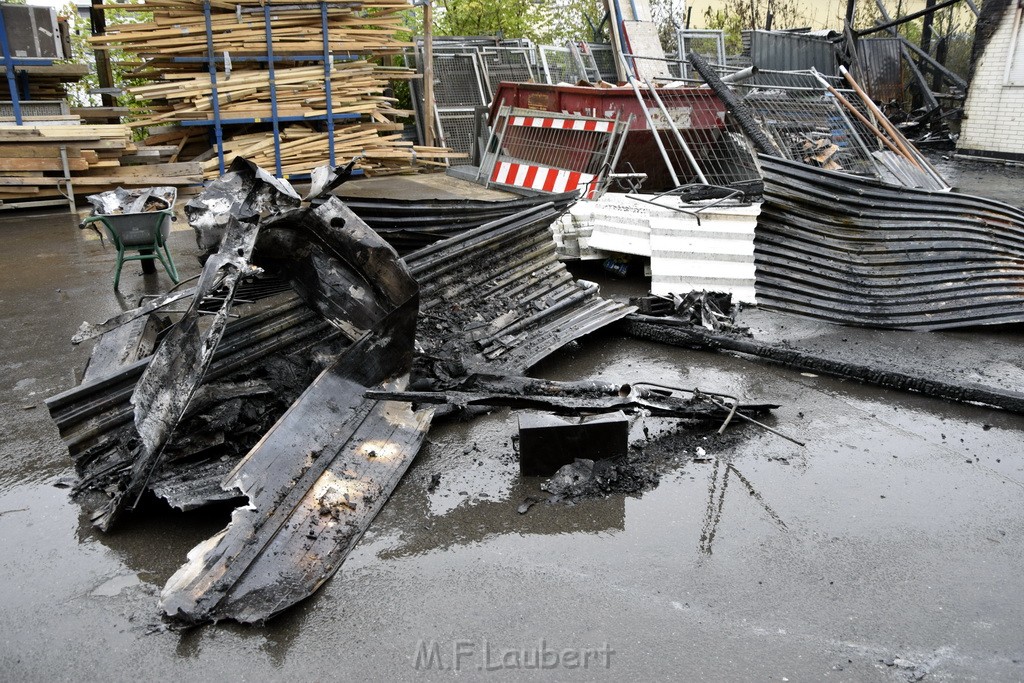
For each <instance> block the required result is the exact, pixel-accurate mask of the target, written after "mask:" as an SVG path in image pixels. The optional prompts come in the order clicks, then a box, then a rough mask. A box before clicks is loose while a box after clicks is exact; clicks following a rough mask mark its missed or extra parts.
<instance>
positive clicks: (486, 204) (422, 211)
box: [345, 192, 577, 255]
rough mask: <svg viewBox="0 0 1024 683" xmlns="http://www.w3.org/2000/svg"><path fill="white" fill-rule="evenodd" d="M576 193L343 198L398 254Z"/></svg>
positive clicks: (560, 203)
mask: <svg viewBox="0 0 1024 683" xmlns="http://www.w3.org/2000/svg"><path fill="white" fill-rule="evenodd" d="M576 196H577V193H575V192H565V193H562V194H547V193H545V194H540V195H537V196H535V197H522V198H519V199H513V200H511V201H507V202H495V201H482V200H473V199H458V200H446V199H434V200H426V201H423V200H402V199H390V198H389V199H370V198H362V197H361V198H347V199H345V206H347V207H348V208H350V209H352V211H354V212H355V213H356V215H358V216H359V217H360V218H362V219H363V220H364V221H366V224H367V225H369V226H370V227H371V228H373V229H374V230H376V231H377V233H378V234H380V235H381V237H383V238H384V239H386V240H387V241H388V242H389V243H390V244H391V245H392V246H393V247H394V248H395V249H397V250H398V253H399V254H403V255H404V254H408V253H410V252H412V251H414V250H416V249H421V248H423V247H425V246H427V245H430V244H433V243H434V242H437V241H439V240H442V239H446V238H448V237H452V236H455V235H458V234H459V233H462V232H465V231H467V230H472V229H473V228H478V227H480V226H481V225H484V224H486V223H490V222H492V221H495V220H499V219H502V218H508V217H510V216H514V215H516V214H518V213H521V212H523V211H525V210H527V209H531V208H533V207H536V206H540V205H541V204H545V203H547V202H551V203H553V204H554V205H555V208H556V209H558V210H564V209H567V208H568V207H569V206H570V205H572V203H573V202H575V201H576Z"/></svg>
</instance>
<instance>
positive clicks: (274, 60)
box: [174, 0, 360, 179]
mask: <svg viewBox="0 0 1024 683" xmlns="http://www.w3.org/2000/svg"><path fill="white" fill-rule="evenodd" d="M317 4H319V6H320V28H321V33H322V35H323V53H322V54H318V55H285V56H275V55H274V37H273V30H272V28H271V25H270V23H271V22H270V19H271V6H270V5H269V4H265V5H263V8H262V12H263V25H264V28H265V30H266V36H267V54H266V55H265V56H262V55H261V56H240V57H232V58H231V61H238V62H261V63H266V65H267V76H268V78H269V81H270V116H268V117H256V118H236V119H224V118H221V115H220V97H219V92H218V88H217V64H218V63H222V62H224V61H225V58H224V57H218V56H217V55H216V54H215V53H214V49H213V18H212V15H211V12H210V2H209V0H205V2H203V15H204V17H205V19H206V56H205V57H176V58H174V61H175V62H184V63H188V62H195V63H205V64H206V65H207V68H208V69H209V72H210V87H211V89H212V93H211V96H212V98H213V119H212V120H205V119H199V120H193V121H181V122H180V124H181V125H182V126H212V127H213V131H212V133H213V142H214V145H215V146H216V148H217V162H218V166H219V170H220V172H221V173H222V174H223V173H224V170H225V164H224V126H230V125H238V124H251V123H268V122H269V123H270V124H272V126H273V131H274V165H275V171H276V175H277V177H279V178H280V177H284V175H283V173H282V164H281V138H280V132H281V128H280V124H281V123H286V122H293V121H324V122H325V123H326V127H327V151H328V159H329V161H330V163H331V165H332V166H333V165H334V164H335V163H336V161H335V158H334V122H335V121H336V120H339V119H359V118H360V115H359V114H352V113H335V112H334V111H333V109H332V107H333V103H332V101H331V100H332V97H331V65H332V64H333V63H334V62H335V61H353V60H355V59H358V57H357V56H353V55H339V56H333V55H331V49H330V39H329V36H328V33H327V3H326V2H319V3H317ZM284 61H296V62H297V61H321V62H323V65H324V90H325V95H326V98H327V112H326V113H325V114H319V115H316V116H280V115H278V113H277V84H276V82H275V80H274V70H275V65H276V64H278V63H280V62H284ZM288 177H289V178H294V179H298V178H308V174H301V176H296V175H291V176H288Z"/></svg>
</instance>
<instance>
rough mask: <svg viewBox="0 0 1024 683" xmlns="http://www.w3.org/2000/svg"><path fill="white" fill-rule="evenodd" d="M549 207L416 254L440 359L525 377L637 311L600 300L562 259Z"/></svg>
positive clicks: (426, 335) (433, 353)
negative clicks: (546, 359)
mask: <svg viewBox="0 0 1024 683" xmlns="http://www.w3.org/2000/svg"><path fill="white" fill-rule="evenodd" d="M558 215H559V211H558V209H556V208H555V207H554V205H552V204H544V205H541V206H538V207H535V208H533V209H530V210H528V211H524V212H522V213H521V214H518V215H516V216H513V217H510V218H505V219H501V220H497V221H494V222H492V223H489V224H487V225H483V226H481V227H479V228H477V229H475V230H471V231H469V232H466V233H464V234H462V235H458V236H456V237H452V238H449V239H447V240H444V241H442V242H438V243H437V244H434V245H431V246H429V247H426V248H424V249H421V250H419V251H417V252H415V253H413V254H410V255H408V256H407V257H406V258H405V260H406V262H407V263H408V264H409V267H410V269H411V271H412V273H413V275H414V276H415V277H416V279H417V281H418V282H419V283H420V288H421V298H422V303H421V306H420V325H419V329H418V331H417V341H418V342H419V343H420V345H421V346H422V349H423V353H422V359H423V361H424V362H426V363H428V364H430V363H435V367H434V369H433V370H432V371H429V372H425V373H424V374H426V375H438V376H443V375H444V374H445V371H444V370H440V369H438V367H437V365H439V364H454V365H458V366H460V371H457V372H452V373H451V374H454V375H461V374H465V371H466V370H467V369H468V370H477V369H479V370H481V371H485V372H507V373H509V374H522V373H523V372H525V370H526V369H527V368H529V367H531V366H532V365H534V364H536V363H537V362H539V361H540V360H541V359H542V358H544V357H545V356H547V355H548V354H550V353H552V352H554V351H555V350H556V349H558V348H560V347H561V346H564V345H565V344H567V343H568V342H570V341H572V340H574V339H577V338H579V337H582V336H583V335H585V334H588V333H590V332H593V331H594V330H597V329H600V328H601V327H604V326H605V325H608V324H610V323H612V322H614V321H616V320H619V319H620V318H622V317H624V316H626V315H628V314H629V313H630V312H632V311H633V310H635V309H634V308H633V307H631V306H627V305H624V304H620V303H616V302H613V301H607V300H605V299H602V298H601V297H600V296H598V287H597V285H596V284H594V283H591V282H586V281H582V280H581V281H577V280H575V279H573V277H572V276H571V275H570V274H569V272H568V271H567V270H566V269H565V266H564V265H562V263H561V262H560V261H559V260H558V254H557V252H556V247H555V242H554V240H553V239H552V235H551V230H550V228H549V226H550V225H551V223H552V221H554V219H555V218H557V217H558Z"/></svg>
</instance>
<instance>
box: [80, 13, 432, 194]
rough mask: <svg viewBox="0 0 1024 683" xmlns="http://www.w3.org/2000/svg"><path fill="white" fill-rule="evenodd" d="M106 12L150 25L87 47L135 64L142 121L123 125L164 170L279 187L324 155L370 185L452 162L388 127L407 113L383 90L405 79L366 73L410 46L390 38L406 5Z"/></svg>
mask: <svg viewBox="0 0 1024 683" xmlns="http://www.w3.org/2000/svg"><path fill="white" fill-rule="evenodd" d="M108 6H109V7H113V6H115V5H108ZM116 7H118V8H119V9H136V8H137V10H138V11H151V12H152V14H153V17H152V20H151V21H148V22H147V23H144V24H122V25H117V26H108V27H107V33H106V35H103V36H97V37H94V38H92V39H91V40H92V42H93V43H94V44H95V45H96V46H104V47H108V48H111V47H117V48H119V49H121V50H125V51H127V52H129V53H131V54H134V55H137V56H138V58H139V60H141V62H142V63H143V66H142V67H140V68H139V69H138V70H137V72H136V75H137V76H139V77H143V78H148V79H150V82H149V83H147V84H145V85H140V86H137V87H134V88H131V89H130V92H131V93H132V94H134V95H135V96H136V97H137V98H139V99H140V100H143V101H146V102H147V103H148V112H147V113H146V114H145V115H144V116H141V117H139V118H138V119H136V120H135V121H134V122H132V123H131V124H130V125H132V126H135V127H144V128H147V129H150V130H153V131H154V134H153V135H152V136H150V137H149V138H147V140H146V143H147V144H153V145H160V146H163V147H165V148H169V149H171V150H173V152H174V155H173V156H174V160H175V161H180V160H182V159H194V160H196V161H198V162H201V165H202V172H203V174H204V176H205V177H206V178H213V177H216V176H217V175H219V174H220V173H221V172H222V170H223V168H224V167H225V166H226V165H227V164H230V162H231V160H232V159H233V158H234V156H236V155H241V156H246V157H247V158H249V159H251V160H252V161H254V162H256V163H258V164H259V165H261V166H263V167H264V168H266V169H267V170H269V171H271V172H274V171H277V172H278V173H279V174H280V175H282V176H293V175H302V174H307V173H309V172H310V170H312V169H313V168H314V167H316V166H319V165H322V164H324V163H328V162H329V161H331V156H332V155H331V152H332V149H333V160H334V162H335V163H337V164H342V163H346V162H347V161H349V160H351V159H353V158H357V159H358V162H357V165H358V167H360V168H362V169H363V170H365V171H366V172H367V173H377V174H379V173H394V172H409V171H416V170H419V169H421V168H424V167H425V168H429V167H431V166H436V165H443V164H444V161H445V160H446V159H447V158H450V157H451V156H452V154H451V152H449V151H448V150H445V149H437V148H423V147H415V146H414V145H413V144H412V143H410V142H408V141H406V140H403V139H402V136H401V130H402V126H401V125H400V124H398V123H396V122H395V119H396V118H398V117H400V116H408V115H411V112H406V111H399V110H397V109H396V108H395V104H396V100H395V99H394V98H392V97H390V96H389V94H388V91H389V82H390V81H393V80H396V79H410V78H413V77H415V74H414V72H412V71H410V70H407V69H397V68H388V67H382V66H380V65H378V64H375V63H373V62H372V61H370V60H371V59H372V58H374V57H379V56H381V55H388V54H397V53H398V52H400V51H401V50H402V49H403V48H405V47H408V46H409V44H408V43H405V42H402V41H399V40H398V39H397V38H396V33H397V31H398V30H399V29H400V28H401V15H400V13H401V12H402V11H403V10H405V9H407V8H408V7H409V5H408V3H407V2H405V0H356V1H352V0H323V1H321V2H313V3H295V2H294V1H293V0H292V1H285V0H268V1H265V2H263V3H257V2H254V1H253V0H247V1H245V2H242V3H236V2H230V3H229V2H221V1H219V0H211V1H210V2H208V3H204V2H200V1H197V0H147V2H146V4H145V5H122V4H118V5H116ZM268 37H269V40H268ZM211 47H212V54H211V49H210V48H211ZM211 57H212V59H211ZM211 65H212V68H211ZM328 92H329V93H330V100H329V101H328V98H327V94H328ZM332 140H333V146H332V145H331V144H330V142H331V141H332Z"/></svg>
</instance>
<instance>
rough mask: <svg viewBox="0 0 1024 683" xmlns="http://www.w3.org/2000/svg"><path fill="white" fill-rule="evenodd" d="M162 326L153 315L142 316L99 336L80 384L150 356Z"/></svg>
mask: <svg viewBox="0 0 1024 683" xmlns="http://www.w3.org/2000/svg"><path fill="white" fill-rule="evenodd" d="M163 324H164V323H162V322H161V321H160V319H159V318H158V317H157V316H154V315H145V316H142V317H139V318H136V319H135V320H132V321H130V322H127V323H125V324H124V325H121V326H120V327H117V328H115V329H113V330H111V331H109V332H107V333H105V334H104V335H102V336H101V337H100V338H99V339H98V340H97V341H96V345H95V346H94V347H93V349H92V354H90V356H89V365H88V366H86V368H85V374H84V375H83V376H82V382H83V383H84V382H89V381H91V380H94V379H97V378H100V377H105V376H107V375H109V374H111V373H114V372H117V371H118V370H119V369H121V368H123V367H124V366H126V365H131V364H132V363H134V362H135V361H137V360H139V359H140V358H146V357H147V356H150V355H152V353H153V350H154V349H155V348H156V342H157V336H158V334H159V333H160V331H161V328H162V327H163Z"/></svg>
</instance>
